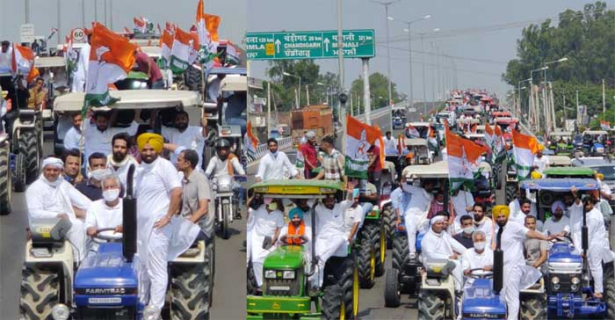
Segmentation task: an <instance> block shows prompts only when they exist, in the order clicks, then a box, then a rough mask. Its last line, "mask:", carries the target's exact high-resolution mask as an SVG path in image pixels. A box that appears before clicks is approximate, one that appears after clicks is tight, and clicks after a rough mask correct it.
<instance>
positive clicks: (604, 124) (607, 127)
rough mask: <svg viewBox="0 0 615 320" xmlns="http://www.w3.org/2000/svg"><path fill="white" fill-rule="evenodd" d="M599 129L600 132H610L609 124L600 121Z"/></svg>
mask: <svg viewBox="0 0 615 320" xmlns="http://www.w3.org/2000/svg"><path fill="white" fill-rule="evenodd" d="M600 128H602V130H611V122H610V121H602V120H600Z"/></svg>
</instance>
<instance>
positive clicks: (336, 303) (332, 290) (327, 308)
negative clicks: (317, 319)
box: [321, 283, 343, 320]
mask: <svg viewBox="0 0 615 320" xmlns="http://www.w3.org/2000/svg"><path fill="white" fill-rule="evenodd" d="M342 290H343V289H342V288H341V287H340V285H339V284H335V283H333V284H330V285H328V286H326V287H325V288H324V293H323V297H322V315H321V317H322V319H326V320H335V319H339V318H340V311H341V309H342V299H343V296H342Z"/></svg>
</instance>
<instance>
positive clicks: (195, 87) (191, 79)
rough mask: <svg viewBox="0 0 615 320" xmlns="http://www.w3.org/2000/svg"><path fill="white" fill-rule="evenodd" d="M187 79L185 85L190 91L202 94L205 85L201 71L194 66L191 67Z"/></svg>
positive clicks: (187, 71)
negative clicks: (202, 81)
mask: <svg viewBox="0 0 615 320" xmlns="http://www.w3.org/2000/svg"><path fill="white" fill-rule="evenodd" d="M185 77H186V78H185V79H186V82H185V85H186V86H187V87H188V88H189V89H190V91H198V92H202V90H203V85H202V83H201V78H202V74H201V71H200V70H198V69H197V68H195V67H193V66H189V67H188V70H186V73H185Z"/></svg>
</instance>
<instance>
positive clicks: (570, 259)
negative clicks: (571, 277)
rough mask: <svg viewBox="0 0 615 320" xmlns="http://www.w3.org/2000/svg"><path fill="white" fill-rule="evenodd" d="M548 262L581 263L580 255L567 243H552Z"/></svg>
mask: <svg viewBox="0 0 615 320" xmlns="http://www.w3.org/2000/svg"><path fill="white" fill-rule="evenodd" d="M548 261H549V264H552V263H577V264H581V263H583V260H582V259H581V256H580V255H579V253H578V252H576V250H575V248H574V247H573V246H572V245H571V244H569V243H565V242H564V243H563V242H558V243H554V244H553V246H552V247H551V249H550V250H549V260H548Z"/></svg>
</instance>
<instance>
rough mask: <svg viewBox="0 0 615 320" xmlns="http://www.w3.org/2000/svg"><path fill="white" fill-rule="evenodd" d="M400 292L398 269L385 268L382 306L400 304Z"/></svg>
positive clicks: (390, 306) (391, 306)
mask: <svg viewBox="0 0 615 320" xmlns="http://www.w3.org/2000/svg"><path fill="white" fill-rule="evenodd" d="M400 300H401V292H400V291H399V270H397V269H389V270H387V276H386V281H385V283H384V306H385V307H387V308H397V307H399V305H400Z"/></svg>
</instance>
